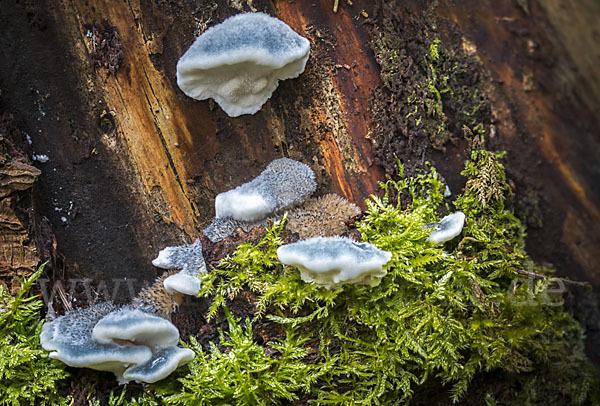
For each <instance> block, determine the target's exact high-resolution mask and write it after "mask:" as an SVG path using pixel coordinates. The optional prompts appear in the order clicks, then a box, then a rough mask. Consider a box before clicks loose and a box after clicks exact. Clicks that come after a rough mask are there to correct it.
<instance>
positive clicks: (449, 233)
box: [425, 211, 465, 244]
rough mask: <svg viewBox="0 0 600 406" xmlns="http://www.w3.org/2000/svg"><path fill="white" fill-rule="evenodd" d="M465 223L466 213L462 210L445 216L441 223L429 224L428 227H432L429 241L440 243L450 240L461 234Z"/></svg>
mask: <svg viewBox="0 0 600 406" xmlns="http://www.w3.org/2000/svg"><path fill="white" fill-rule="evenodd" d="M464 225H465V214H464V213H463V212H462V211H457V212H456V213H452V214H449V215H447V216H446V217H444V218H443V219H441V220H440V222H439V223H431V224H427V225H426V226H425V227H426V228H431V229H432V231H431V234H429V238H428V239H427V240H428V241H431V242H432V243H435V244H439V243H443V242H446V241H450V240H451V239H453V238H454V237H456V236H457V235H459V234H460V233H461V231H462V229H463V226H464Z"/></svg>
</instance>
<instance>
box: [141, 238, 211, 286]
mask: <svg viewBox="0 0 600 406" xmlns="http://www.w3.org/2000/svg"><path fill="white" fill-rule="evenodd" d="M152 265H154V266H156V267H158V268H164V269H173V268H176V269H181V272H178V273H176V274H173V275H170V276H169V277H167V278H166V279H165V280H164V282H163V286H164V287H165V290H166V291H167V293H170V294H174V293H176V292H179V293H183V294H184V295H192V296H195V295H197V294H198V292H199V291H200V279H199V278H198V276H199V275H200V274H201V273H206V264H205V263H204V257H203V255H202V243H201V242H200V240H199V239H196V241H194V243H193V244H186V245H180V246H177V247H166V248H164V249H162V250H161V251H160V252H159V253H158V256H157V257H156V258H155V259H154V260H153V261H152Z"/></svg>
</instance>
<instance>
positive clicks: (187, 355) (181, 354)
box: [123, 346, 194, 383]
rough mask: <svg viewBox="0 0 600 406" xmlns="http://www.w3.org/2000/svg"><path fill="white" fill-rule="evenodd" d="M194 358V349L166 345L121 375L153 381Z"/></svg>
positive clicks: (130, 378) (141, 380) (138, 379)
mask: <svg viewBox="0 0 600 406" xmlns="http://www.w3.org/2000/svg"><path fill="white" fill-rule="evenodd" d="M193 358H194V351H192V350H190V349H189V348H179V347H175V346H172V347H166V348H162V349H160V350H159V351H157V352H156V353H154V355H153V356H152V358H150V359H149V360H148V361H147V362H145V363H143V364H139V365H136V366H134V367H131V368H129V369H127V370H126V371H125V373H124V374H123V377H124V378H125V379H127V380H133V381H138V382H146V383H154V382H157V381H160V380H161V379H163V378H166V377H167V376H169V375H170V374H171V372H173V371H174V370H176V369H177V368H178V367H179V366H180V365H183V364H185V363H187V362H189V361H191V360H192V359H193Z"/></svg>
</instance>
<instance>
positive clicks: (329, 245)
mask: <svg viewBox="0 0 600 406" xmlns="http://www.w3.org/2000/svg"><path fill="white" fill-rule="evenodd" d="M277 258H279V260H280V261H281V262H282V263H283V264H286V265H292V266H295V267H297V268H298V269H299V270H300V276H301V277H302V280H303V281H304V282H312V283H316V284H317V285H322V286H325V287H326V288H328V289H331V288H334V287H338V286H340V285H342V284H346V283H351V284H362V285H370V286H377V285H378V284H379V282H380V281H381V278H382V277H384V276H385V275H386V274H387V271H385V270H383V269H382V268H383V266H384V265H385V264H386V263H387V262H388V261H389V260H390V259H391V258H392V253H391V252H387V251H382V250H380V249H378V248H377V247H375V246H374V245H373V244H370V243H359V242H356V241H353V240H351V239H349V238H345V237H315V238H310V239H308V240H302V241H298V242H295V243H292V244H287V245H282V246H281V247H279V248H278V249H277Z"/></svg>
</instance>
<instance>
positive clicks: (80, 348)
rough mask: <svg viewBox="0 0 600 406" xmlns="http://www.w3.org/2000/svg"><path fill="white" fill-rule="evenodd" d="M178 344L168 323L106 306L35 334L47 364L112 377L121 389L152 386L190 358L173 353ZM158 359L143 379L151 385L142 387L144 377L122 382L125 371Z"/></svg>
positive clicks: (77, 313)
mask: <svg viewBox="0 0 600 406" xmlns="http://www.w3.org/2000/svg"><path fill="white" fill-rule="evenodd" d="M178 341H179V332H178V330H177V328H176V327H175V326H174V325H173V324H171V322H169V321H168V320H165V319H162V318H160V317H157V316H154V315H152V314H149V313H146V312H143V311H141V310H139V309H136V308H133V307H123V308H118V307H116V306H114V305H113V304H111V303H97V304H94V305H92V306H90V307H87V308H85V309H78V310H73V311H70V312H68V313H66V314H65V315H64V316H60V317H58V318H56V319H54V320H52V321H46V322H45V323H44V325H43V326H42V332H41V333H40V343H41V345H42V347H43V348H44V349H45V350H47V351H50V355H49V356H50V358H53V359H57V360H60V361H62V362H64V363H65V364H67V365H69V366H72V367H77V368H91V369H96V370H99V371H109V372H113V373H114V374H115V376H116V377H117V380H118V381H119V383H121V384H123V383H127V382H128V381H129V380H130V379H136V380H138V381H140V382H156V381H155V380H154V379H156V380H158V379H162V378H164V377H165V376H167V375H168V374H169V373H171V372H172V371H173V370H174V369H175V368H177V366H179V365H181V364H182V363H183V362H186V360H189V359H190V355H191V357H193V352H192V354H190V353H189V352H188V351H190V350H187V351H183V352H181V351H177V350H181V349H177V350H174V349H173V348H177V347H174V346H175V345H176V344H177V342H178ZM163 348H168V349H169V350H168V351H163ZM171 356H172V357H173V359H171V358H170V357H171ZM157 359H159V361H156V362H157V363H161V364H162V365H163V366H162V367H161V368H160V371H156V373H155V374H154V375H148V376H149V379H152V380H151V381H144V380H143V379H144V376H143V375H139V376H138V375H136V378H128V377H127V376H126V375H128V374H127V371H129V370H130V369H132V368H136V367H137V366H147V365H148V363H149V362H152V360H157ZM138 378H139V379H138Z"/></svg>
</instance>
